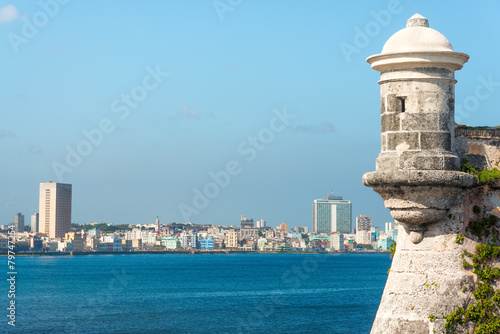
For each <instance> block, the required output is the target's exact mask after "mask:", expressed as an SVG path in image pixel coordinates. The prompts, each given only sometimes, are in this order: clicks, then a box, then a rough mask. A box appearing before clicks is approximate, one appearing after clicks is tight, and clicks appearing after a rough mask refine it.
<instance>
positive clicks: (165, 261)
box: [0, 254, 391, 334]
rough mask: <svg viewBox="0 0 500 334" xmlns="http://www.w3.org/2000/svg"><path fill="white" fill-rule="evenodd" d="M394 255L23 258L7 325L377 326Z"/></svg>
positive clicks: (323, 329) (153, 329)
mask: <svg viewBox="0 0 500 334" xmlns="http://www.w3.org/2000/svg"><path fill="white" fill-rule="evenodd" d="M3 259H4V261H5V266H4V267H5V268H7V258H5V257H4V258H3ZM390 262H391V260H390V258H389V255H387V254H342V255H328V254H319V255H312V254H236V255H231V254H228V255H226V254H220V255H182V254H137V255H89V256H43V257H18V258H16V266H17V276H16V297H15V301H16V322H15V323H16V327H11V326H9V325H8V324H7V321H8V320H9V319H8V318H7V317H6V315H7V314H8V311H7V310H6V308H7V307H8V306H9V304H8V303H9V299H8V298H7V291H8V288H9V286H8V284H5V293H2V296H0V301H1V303H2V304H1V309H3V310H4V313H5V315H3V316H2V317H1V318H3V321H2V322H3V323H1V324H0V332H2V333H3V332H5V333H11V332H12V333H15V332H17V333H96V334H97V333H343V334H345V333H355V334H360V333H369V331H370V328H371V325H372V323H373V320H374V318H375V314H376V311H377V307H378V304H379V302H380V298H381V296H382V291H383V288H384V285H385V281H386V279H387V269H388V268H389V266H390ZM6 272H7V269H6ZM1 318H0V319H1Z"/></svg>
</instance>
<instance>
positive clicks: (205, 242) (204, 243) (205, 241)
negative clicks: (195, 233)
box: [200, 238, 214, 249]
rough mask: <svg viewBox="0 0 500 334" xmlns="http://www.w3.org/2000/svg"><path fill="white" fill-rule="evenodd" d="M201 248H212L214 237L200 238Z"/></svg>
mask: <svg viewBox="0 0 500 334" xmlns="http://www.w3.org/2000/svg"><path fill="white" fill-rule="evenodd" d="M200 248H201V249H214V239H212V238H206V239H201V240H200Z"/></svg>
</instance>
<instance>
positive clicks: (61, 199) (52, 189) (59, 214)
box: [39, 181, 72, 238]
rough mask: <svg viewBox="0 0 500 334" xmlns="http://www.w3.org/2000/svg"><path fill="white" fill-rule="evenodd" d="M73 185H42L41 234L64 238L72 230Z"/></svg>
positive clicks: (51, 183)
mask: <svg viewBox="0 0 500 334" xmlns="http://www.w3.org/2000/svg"><path fill="white" fill-rule="evenodd" d="M71 197H72V188H71V184H66V183H54V182H50V181H47V182H46V183H40V212H39V215H40V216H39V232H41V233H45V234H46V235H47V236H48V237H50V238H63V237H64V234H65V233H67V232H69V231H70V229H71Z"/></svg>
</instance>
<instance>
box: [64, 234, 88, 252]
mask: <svg viewBox="0 0 500 334" xmlns="http://www.w3.org/2000/svg"><path fill="white" fill-rule="evenodd" d="M64 238H65V239H66V240H68V241H70V242H71V243H72V245H73V252H83V249H84V245H83V239H82V235H81V234H80V233H79V232H68V233H66V234H65V236H64Z"/></svg>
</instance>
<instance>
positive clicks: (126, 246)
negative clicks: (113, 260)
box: [122, 239, 134, 252]
mask: <svg viewBox="0 0 500 334" xmlns="http://www.w3.org/2000/svg"><path fill="white" fill-rule="evenodd" d="M122 249H123V250H124V251H125V252H130V251H133V250H134V246H132V240H127V239H122Z"/></svg>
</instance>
